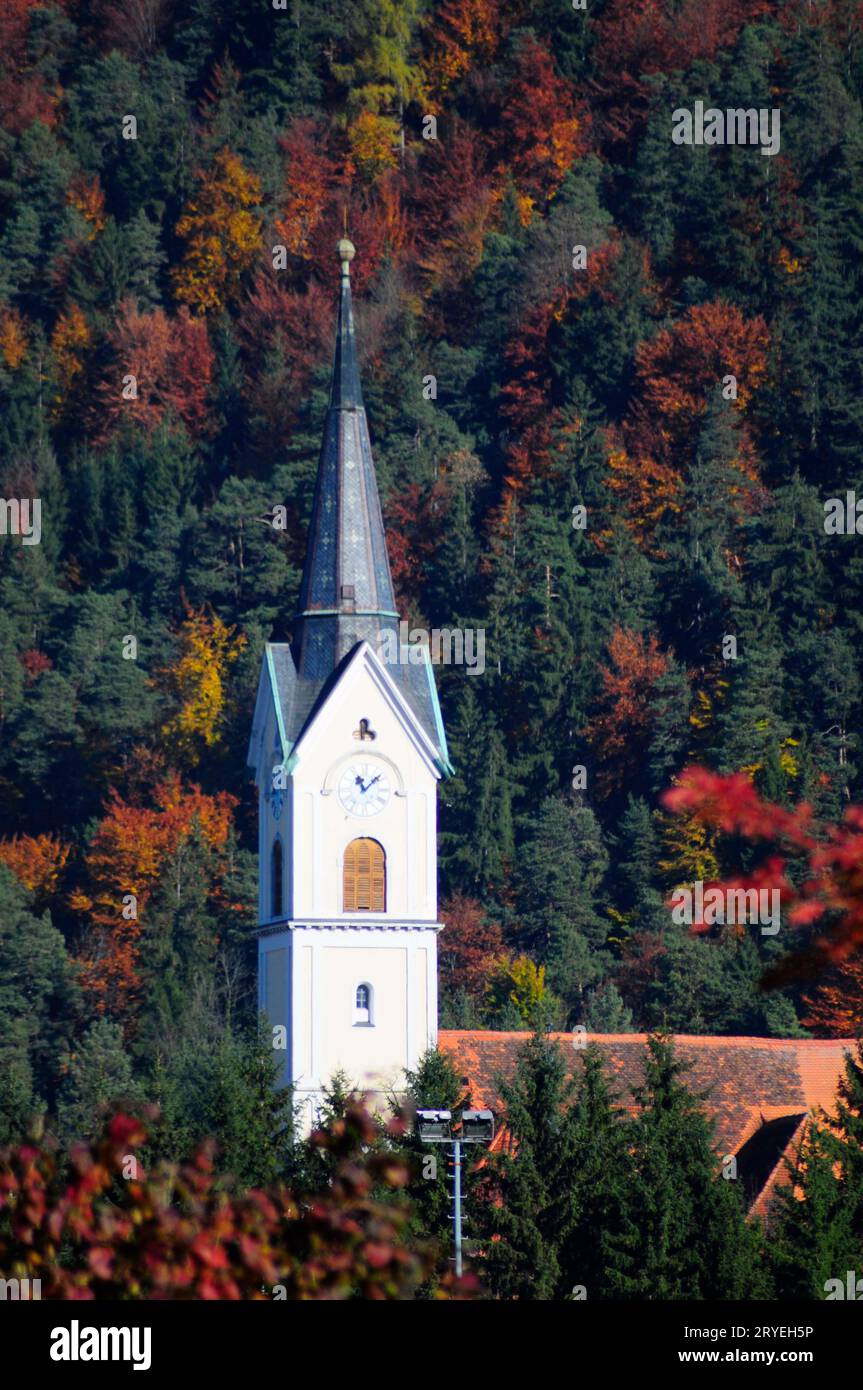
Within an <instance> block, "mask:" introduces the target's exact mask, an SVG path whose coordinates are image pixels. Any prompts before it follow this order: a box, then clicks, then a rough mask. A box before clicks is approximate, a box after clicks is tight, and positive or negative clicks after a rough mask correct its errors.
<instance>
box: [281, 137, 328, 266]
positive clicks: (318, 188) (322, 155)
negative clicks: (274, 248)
mask: <svg viewBox="0 0 863 1390" xmlns="http://www.w3.org/2000/svg"><path fill="white" fill-rule="evenodd" d="M279 148H280V149H281V151H282V154H283V155H284V159H285V187H284V191H283V193H282V197H281V200H280V202H281V207H280V211H279V213H278V216H277V218H276V232H277V235H278V237H279V240H280V241H281V242H283V243H284V245H285V247H286V249H287V251H288V253H289V254H290V255H291V256H297V257H299V259H300V260H301V261H303V262H306V261H308V260H309V257H310V254H311V249H310V248H311V237H312V234H313V232H315V230H316V229H317V227H318V224H319V223H320V221H321V219H322V217H323V216H324V214H325V212H326V210H327V208H328V207H329V206H330V205H331V204H332V203H333V200H334V199H335V198H336V196H337V193H338V190H339V187H340V186H341V185H343V184H344V175H343V173H341V172H340V169H339V165H338V163H337V161H336V160H335V159H334V158H333V156H332V154H331V153H330V151H329V149H328V147H327V138H326V131H325V130H324V129H323V127H322V125H321V123H320V122H318V121H315V120H312V119H310V118H308V117H305V118H302V119H298V120H295V121H293V122H292V123H291V125H290V126H289V127H288V131H287V134H285V135H283V136H281V137H280V139H279Z"/></svg>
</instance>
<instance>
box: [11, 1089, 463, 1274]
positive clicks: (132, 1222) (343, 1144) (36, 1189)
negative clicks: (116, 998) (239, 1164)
mask: <svg viewBox="0 0 863 1390" xmlns="http://www.w3.org/2000/svg"><path fill="white" fill-rule="evenodd" d="M389 1128H390V1131H391V1132H392V1133H393V1135H395V1134H396V1133H400V1132H401V1121H399V1120H394V1121H392V1122H391V1124H390V1127H389ZM379 1135H380V1129H379V1126H378V1125H377V1124H376V1122H375V1121H374V1120H373V1119H372V1117H371V1116H370V1115H369V1114H368V1113H367V1112H366V1111H365V1110H364V1108H363V1107H362V1106H361V1105H360V1104H351V1105H349V1106H348V1109H347V1111H346V1114H345V1116H344V1118H343V1119H341V1120H338V1121H335V1122H333V1124H332V1125H331V1126H330V1127H329V1129H328V1130H326V1131H319V1132H318V1133H316V1134H315V1135H314V1136H313V1143H314V1144H315V1146H316V1147H318V1148H319V1149H320V1150H321V1151H327V1154H328V1159H329V1161H330V1162H331V1163H332V1164H333V1170H332V1171H333V1176H332V1179H331V1181H330V1182H329V1183H328V1184H327V1186H326V1187H325V1188H324V1190H322V1191H320V1192H317V1193H313V1194H304V1195H302V1196H295V1195H294V1194H292V1193H291V1192H290V1191H289V1190H288V1189H287V1188H285V1187H282V1186H280V1187H277V1188H271V1189H269V1190H267V1191H251V1192H245V1193H240V1192H237V1191H235V1190H234V1189H233V1187H232V1184H231V1182H230V1180H225V1179H224V1178H218V1179H217V1178H216V1176H215V1175H214V1173H213V1167H212V1162H211V1149H208V1148H207V1147H204V1148H202V1149H201V1150H200V1151H199V1152H198V1154H197V1156H196V1157H195V1159H194V1160H193V1161H192V1162H191V1163H187V1164H180V1165H176V1164H167V1163H162V1164H159V1165H158V1166H157V1167H156V1168H154V1169H153V1171H152V1172H149V1173H145V1172H144V1171H143V1167H142V1165H141V1163H140V1161H139V1160H138V1159H137V1158H136V1157H135V1155H136V1151H137V1150H139V1149H140V1148H141V1146H142V1145H143V1144H144V1143H145V1142H146V1139H147V1134H146V1131H145V1129H144V1127H143V1125H142V1124H141V1123H140V1122H139V1121H138V1120H136V1119H132V1118H130V1117H129V1116H128V1115H124V1114H118V1115H115V1116H114V1118H113V1119H112V1120H111V1121H110V1122H109V1123H108V1125H107V1127H106V1129H105V1131H104V1134H103V1136H102V1138H101V1139H99V1140H97V1141H95V1142H94V1143H92V1144H78V1145H75V1146H74V1147H73V1148H72V1149H71V1151H70V1154H69V1158H68V1160H67V1161H66V1162H65V1163H60V1162H58V1159H57V1156H56V1154H55V1153H54V1152H52V1150H51V1149H50V1147H48V1146H47V1145H45V1144H41V1143H40V1144H36V1143H30V1144H24V1145H21V1146H19V1147H17V1148H14V1149H10V1150H6V1151H4V1152H3V1153H0V1275H2V1276H4V1277H6V1278H13V1277H17V1278H31V1279H41V1281H42V1286H41V1296H42V1298H43V1299H45V1298H54V1299H117V1298H121V1299H180V1298H185V1299H230V1300H237V1299H256V1300H265V1299H272V1298H277V1299H288V1300H293V1299H339V1300H342V1299H349V1298H360V1299H371V1300H376V1301H380V1300H387V1299H409V1298H411V1297H412V1296H413V1294H414V1291H415V1290H416V1288H417V1287H418V1286H419V1285H420V1284H421V1283H423V1282H424V1281H425V1280H428V1279H429V1278H430V1277H431V1276H432V1274H433V1272H434V1268H435V1252H434V1249H433V1247H431V1246H419V1247H417V1246H416V1245H415V1244H413V1243H412V1244H411V1246H410V1247H409V1246H408V1244H407V1240H406V1230H407V1224H408V1221H409V1218H410V1208H409V1205H408V1203H407V1202H406V1201H400V1200H394V1195H393V1194H395V1193H397V1192H398V1191H399V1190H400V1189H402V1188H404V1186H405V1185H406V1183H407V1181H408V1178H409V1169H408V1167H407V1165H406V1163H405V1161H404V1159H403V1157H402V1156H401V1155H400V1154H399V1153H397V1152H395V1151H381V1150H380V1149H379V1148H378V1149H377V1150H375V1151H371V1150H370V1146H371V1145H372V1143H373V1141H374V1140H375V1139H376V1138H378V1137H379ZM130 1173H131V1174H132V1176H131V1177H130V1176H129V1174H130ZM468 1292H469V1282H465V1281H462V1283H461V1284H459V1285H458V1286H457V1285H455V1283H454V1282H453V1281H452V1279H451V1278H450V1277H449V1276H447V1277H446V1278H444V1280H443V1281H442V1284H441V1287H440V1288H439V1289H438V1290H437V1292H436V1297H438V1298H444V1299H446V1298H452V1297H465V1296H466V1295H467V1294H468Z"/></svg>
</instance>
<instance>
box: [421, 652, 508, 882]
mask: <svg viewBox="0 0 863 1390" xmlns="http://www.w3.org/2000/svg"><path fill="white" fill-rule="evenodd" d="M477 679H479V678H477ZM475 684H476V681H475V680H474V678H473V677H467V676H466V677H465V679H464V680H463V681H462V682H461V684H460V685H459V686H457V687H456V689H455V692H454V707H453V710H452V714H451V715H449V717H448V718H447V741H448V747H449V754H450V761H451V763H452V765H453V768H454V769H455V775H454V776H453V777H449V778H447V779H446V780H445V781H444V782H442V783H441V787H440V793H439V795H440V861H439V864H440V872H441V887H442V889H443V891H444V893H449V892H452V891H453V889H454V888H462V889H463V890H464V891H466V892H468V893H472V894H475V895H476V896H480V897H485V896H488V897H492V898H493V897H494V896H495V895H496V894H498V893H500V892H501V891H502V889H503V885H504V883H505V882H506V880H507V878H508V876H509V874H510V872H511V869H512V862H513V859H514V856H515V843H514V837H513V825H512V796H513V779H512V775H511V773H510V770H509V768H508V766H507V759H506V749H505V747H504V742H503V738H502V737H501V734H500V732H499V730H498V728H497V725H496V723H495V721H494V716H493V714H491V713H490V712H487V711H486V710H485V709H484V708H483V706H482V704H481V703H480V700H479V697H478V695H477V693H476V691H475Z"/></svg>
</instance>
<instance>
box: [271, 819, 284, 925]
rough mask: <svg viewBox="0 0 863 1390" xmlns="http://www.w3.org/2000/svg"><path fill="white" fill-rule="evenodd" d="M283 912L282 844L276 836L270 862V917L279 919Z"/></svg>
mask: <svg viewBox="0 0 863 1390" xmlns="http://www.w3.org/2000/svg"><path fill="white" fill-rule="evenodd" d="M284 910H285V874H284V856H283V854H282V842H281V840H280V839H279V837H278V835H277V836H276V838H275V840H274V841H273V855H272V859H271V861H270V916H271V917H281V915H282V913H283V912H284Z"/></svg>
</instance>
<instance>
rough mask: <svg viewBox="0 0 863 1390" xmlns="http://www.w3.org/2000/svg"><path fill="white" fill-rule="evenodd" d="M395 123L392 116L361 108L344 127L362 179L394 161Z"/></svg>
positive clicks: (377, 172)
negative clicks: (346, 129)
mask: <svg viewBox="0 0 863 1390" xmlns="http://www.w3.org/2000/svg"><path fill="white" fill-rule="evenodd" d="M398 138H399V128H398V122H397V121H395V120H394V119H393V118H392V116H379V115H378V114H377V113H376V112H374V111H361V112H360V114H359V115H358V116H357V118H356V120H355V121H353V122H352V123H351V125H350V126H349V127H348V144H349V145H350V147H351V154H352V155H353V158H354V163H355V164H356V166H357V169H358V171H359V173H360V174H362V175H363V176H364V177H365V178H369V179H374V178H376V177H377V175H378V174H380V173H381V172H382V171H383V170H384V169H391V168H393V167H394V165H395V164H396V163H397V161H398V153H397V148H398Z"/></svg>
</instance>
